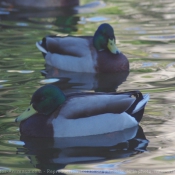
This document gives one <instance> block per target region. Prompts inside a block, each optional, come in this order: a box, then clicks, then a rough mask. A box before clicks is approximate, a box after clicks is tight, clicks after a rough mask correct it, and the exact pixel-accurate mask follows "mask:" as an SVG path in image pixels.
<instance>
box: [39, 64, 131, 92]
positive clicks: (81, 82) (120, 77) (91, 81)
mask: <svg viewBox="0 0 175 175" xmlns="http://www.w3.org/2000/svg"><path fill="white" fill-rule="evenodd" d="M41 74H42V75H43V76H45V78H46V81H47V80H49V79H51V80H52V78H55V79H58V82H57V83H55V84H54V85H56V86H58V87H60V88H61V89H64V91H65V90H67V89H71V91H75V90H77V91H80V90H94V91H95V92H116V89H117V88H118V86H119V85H121V84H122V83H123V82H125V81H126V79H127V77H128V75H129V71H122V72H117V73H98V74H96V73H83V72H81V73H79V72H69V71H63V70H58V69H57V68H54V67H52V66H49V65H45V70H42V71H41Z"/></svg>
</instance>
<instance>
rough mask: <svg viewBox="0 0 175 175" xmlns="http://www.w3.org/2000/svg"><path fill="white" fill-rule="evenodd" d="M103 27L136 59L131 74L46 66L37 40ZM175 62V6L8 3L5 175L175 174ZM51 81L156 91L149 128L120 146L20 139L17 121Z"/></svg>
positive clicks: (109, 1)
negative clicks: (55, 174) (49, 173)
mask: <svg viewBox="0 0 175 175" xmlns="http://www.w3.org/2000/svg"><path fill="white" fill-rule="evenodd" d="M101 23H109V24H111V25H112V26H113V28H114V31H115V36H116V43H117V46H118V48H119V49H120V50H121V51H122V52H123V53H124V54H125V55H126V56H127V57H128V59H129V62H130V72H129V73H128V72H121V73H117V74H113V75H111V74H98V75H96V74H83V73H81V74H79V73H71V72H65V71H59V73H58V70H57V69H55V68H53V67H50V66H48V65H45V61H44V59H43V57H42V54H41V53H40V52H39V51H38V49H37V48H36V46H35V42H36V41H39V40H41V39H42V38H43V37H44V36H46V35H60V36H65V35H74V36H81V35H93V34H94V32H95V30H96V29H97V27H98V26H99V25H100V24H101ZM174 60H175V2H174V1H173V0H167V1H163V0H147V1H145V0H126V1H120V0H103V1H93V0H37V1H36V0H0V138H1V139H0V171H6V170H7V171H10V170H14V171H15V170H28V171H39V170H43V171H45V172H46V169H50V170H57V169H63V170H64V171H62V173H64V174H70V172H68V170H77V171H72V172H71V174H76V173H77V172H78V170H82V169H84V170H94V172H95V171H98V170H99V171H100V170H104V171H106V172H109V171H110V170H112V171H113V173H114V174H131V173H132V174H134V173H135V174H138V172H139V171H140V172H141V171H142V174H148V173H149V172H153V171H160V173H159V172H156V173H157V174H162V173H161V172H166V174H172V173H171V171H174V170H175V168H174V167H175V137H174V136H175V130H174V126H175V116H174V113H175V109H174V108H175V87H174V85H175V67H174V66H175V61H174ZM48 83H52V84H54V85H57V86H59V87H60V88H61V89H62V90H63V91H64V92H65V93H67V92H81V91H91V92H95V91H105V92H109V91H110V92H111V91H118V92H122V91H128V90H140V91H142V92H143V93H149V94H150V101H149V103H148V104H147V106H146V109H145V114H144V117H143V120H142V121H141V127H142V129H139V128H137V129H135V130H132V131H130V132H132V133H133V137H131V136H130V135H128V132H126V133H122V135H125V134H126V135H127V137H126V138H127V139H125V140H120V141H118V140H117V141H116V146H115V147H106V146H105V147H93V146H91V148H89V147H88V148H87V147H81V148H80V147H79V145H76V146H75V145H74V146H73V147H71V149H68V148H66V149H65V147H57V148H53V145H52V146H51V147H50V144H51V143H53V140H50V141H39V142H38V141H36V140H34V141H33V140H26V139H24V138H20V133H19V125H18V124H16V123H15V122H14V120H15V118H16V117H17V116H18V115H19V114H20V113H21V112H23V111H24V109H25V108H26V107H27V106H28V104H29V103H30V98H31V96H32V94H33V92H34V91H35V90H36V89H37V88H39V87H40V86H42V85H44V84H48ZM88 139H90V138H88ZM60 142H62V141H58V143H60ZM70 142H71V141H70ZM120 142H122V144H121V143H120ZM41 143H42V144H41ZM46 143H50V144H49V146H48V144H46ZM43 145H45V147H44V149H41V147H42V146H43ZM46 150H47V151H46ZM102 153H103V154H102ZM138 153H141V154H138ZM131 170H135V171H136V172H133V171H131ZM81 173H82V174H83V172H81ZM14 174H15V173H14ZM16 174H18V173H16ZM29 174H30V173H29ZM32 174H37V172H36V173H32ZM79 174H80V172H79ZM153 174H154V173H153Z"/></svg>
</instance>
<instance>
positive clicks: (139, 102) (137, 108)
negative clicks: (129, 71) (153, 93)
mask: <svg viewBox="0 0 175 175" xmlns="http://www.w3.org/2000/svg"><path fill="white" fill-rule="evenodd" d="M133 95H134V96H135V97H136V100H135V102H134V103H133V104H132V105H131V107H130V108H129V109H128V110H127V111H126V112H127V113H128V114H130V115H131V116H133V117H134V118H135V119H136V120H137V122H140V121H141V119H142V117H143V113H144V108H145V105H146V103H147V102H148V101H149V94H145V95H142V93H141V92H138V91H137V93H135V94H133Z"/></svg>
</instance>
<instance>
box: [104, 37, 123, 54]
mask: <svg viewBox="0 0 175 175" xmlns="http://www.w3.org/2000/svg"><path fill="white" fill-rule="evenodd" d="M107 47H108V49H109V50H110V51H111V52H112V53H114V54H116V53H120V51H119V50H118V48H117V46H116V44H115V39H112V40H110V39H109V40H108V45H107Z"/></svg>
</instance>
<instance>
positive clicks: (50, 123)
mask: <svg viewBox="0 0 175 175" xmlns="http://www.w3.org/2000/svg"><path fill="white" fill-rule="evenodd" d="M132 96H135V98H133V97H132ZM148 100H149V95H148V94H146V95H144V96H143V95H142V94H141V93H140V92H139V91H131V92H124V93H83V92H82V93H71V94H67V95H65V94H64V93H63V92H62V91H61V90H60V89H59V88H58V87H57V86H54V85H45V86H43V87H40V88H39V89H38V90H37V91H36V92H35V93H34V94H33V96H32V99H31V102H30V104H31V105H30V106H29V107H28V108H27V109H26V111H25V112H24V113H23V114H21V115H20V116H19V117H17V118H16V122H21V121H22V122H21V124H20V132H21V134H22V135H26V136H33V137H79V136H90V135H99V134H104V133H111V132H115V131H121V130H124V129H127V128H131V127H134V126H136V125H138V123H139V122H140V120H141V118H142V116H143V111H144V107H145V105H146V103H147V102H148Z"/></svg>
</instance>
